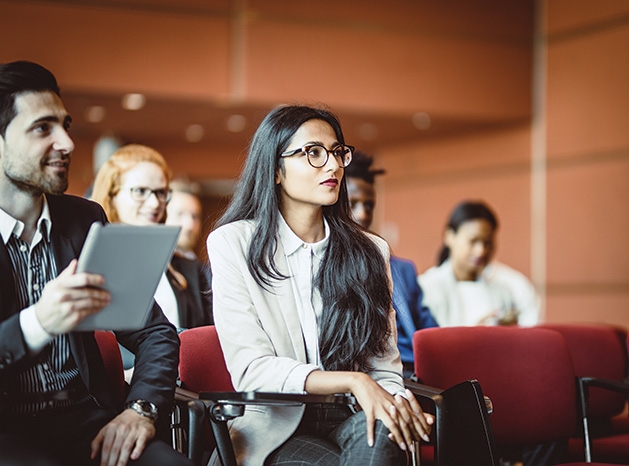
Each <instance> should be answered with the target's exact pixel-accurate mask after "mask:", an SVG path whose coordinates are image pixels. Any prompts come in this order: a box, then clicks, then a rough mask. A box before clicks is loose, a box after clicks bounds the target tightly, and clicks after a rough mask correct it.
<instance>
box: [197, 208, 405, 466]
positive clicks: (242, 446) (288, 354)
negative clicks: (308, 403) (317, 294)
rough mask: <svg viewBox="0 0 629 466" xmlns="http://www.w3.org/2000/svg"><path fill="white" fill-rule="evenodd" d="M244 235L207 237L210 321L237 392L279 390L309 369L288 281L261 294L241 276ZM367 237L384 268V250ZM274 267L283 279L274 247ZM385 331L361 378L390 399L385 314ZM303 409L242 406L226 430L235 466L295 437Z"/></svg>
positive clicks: (247, 225)
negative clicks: (383, 345) (381, 350)
mask: <svg viewBox="0 0 629 466" xmlns="http://www.w3.org/2000/svg"><path fill="white" fill-rule="evenodd" d="M252 233H253V223H252V222H251V221H245V220H242V221H238V222H234V223H230V224H228V225H224V226H222V227H220V228H218V229H216V230H215V231H213V232H212V233H211V234H210V235H209V236H208V239H207V250H208V255H209V257H210V263H211V266H212V290H213V293H214V322H215V325H216V329H217V332H218V335H219V339H220V342H221V347H222V349H223V352H224V353H225V361H226V363H227V368H228V369H229V372H230V374H231V377H232V383H233V385H234V387H235V389H236V390H237V391H263V392H287V391H288V389H287V387H286V381H287V380H288V379H289V378H290V377H291V375H292V376H293V377H294V376H295V374H303V375H302V376H303V378H304V382H305V377H306V376H307V374H308V373H309V372H310V371H311V370H315V369H317V367H316V366H312V365H310V367H308V366H307V365H306V364H307V362H306V361H307V360H306V348H305V344H304V338H303V335H302V331H301V326H300V321H299V315H298V313H297V307H296V305H295V302H296V300H295V296H294V294H293V290H292V286H291V283H290V281H289V280H280V281H274V282H273V283H272V288H271V289H268V290H265V289H263V288H261V287H260V286H259V285H258V283H256V281H255V280H254V278H253V276H252V275H251V273H250V272H249V269H248V267H247V260H246V258H247V252H248V250H249V242H250V241H251V236H252ZM372 236H373V239H374V241H375V242H376V243H377V244H378V246H379V247H380V248H381V249H382V251H383V254H384V255H385V263H386V264H388V263H389V261H388V254H389V248H388V245H387V244H386V242H385V241H384V240H382V239H381V238H379V237H377V236H375V235H372ZM275 264H276V265H277V268H278V269H279V271H280V273H282V274H285V275H288V266H287V261H286V256H285V254H284V251H283V249H282V245H281V242H279V241H278V246H277V251H276V254H275ZM390 326H391V328H392V337H391V345H390V352H389V353H388V354H387V355H386V356H385V357H383V358H380V359H378V360H374V361H373V366H374V367H375V368H376V370H374V371H373V372H372V373H370V374H369V375H370V376H371V377H372V378H373V379H374V380H376V381H377V382H378V383H379V384H380V385H381V386H382V387H383V388H384V389H385V390H387V391H388V392H390V393H397V392H398V391H401V390H403V383H402V363H401V361H400V355H399V352H398V349H397V346H396V340H397V335H396V330H395V329H396V326H395V314H394V313H393V310H392V311H391V320H390ZM305 365H306V366H305ZM293 380H294V379H293ZM301 390H303V385H302V386H301ZM303 411H304V408H303V406H302V407H263V406H248V407H247V409H246V412H245V415H244V416H242V417H240V418H237V419H236V420H234V421H233V423H232V424H231V426H230V435H231V437H232V440H233V442H234V449H235V451H236V457H237V460H238V464H239V465H241V466H261V465H262V464H263V463H264V460H265V458H266V457H267V456H268V455H269V454H270V453H271V452H272V451H273V450H275V449H276V448H277V447H278V446H280V445H281V444H282V443H284V442H285V441H286V440H287V439H288V438H289V437H290V436H291V435H292V434H293V433H294V432H295V430H296V428H297V426H298V424H299V422H300V420H301V417H302V415H303Z"/></svg>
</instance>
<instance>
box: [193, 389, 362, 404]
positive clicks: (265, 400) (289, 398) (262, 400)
mask: <svg viewBox="0 0 629 466" xmlns="http://www.w3.org/2000/svg"><path fill="white" fill-rule="evenodd" d="M198 398H199V399H200V400H211V401H213V402H215V403H222V404H243V405H246V404H252V405H270V406H298V405H302V404H306V403H317V404H341V405H354V404H356V399H355V398H354V397H353V396H351V395H343V394H339V395H310V394H296V393H266V392H201V393H199V396H198Z"/></svg>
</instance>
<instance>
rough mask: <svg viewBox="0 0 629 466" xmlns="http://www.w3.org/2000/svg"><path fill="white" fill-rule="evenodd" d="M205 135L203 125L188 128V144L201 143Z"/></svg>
mask: <svg viewBox="0 0 629 466" xmlns="http://www.w3.org/2000/svg"><path fill="white" fill-rule="evenodd" d="M204 134H205V130H204V129H203V126H201V125H197V124H194V125H190V126H188V127H187V128H186V140H187V141H188V142H199V141H200V140H201V139H203V135H204Z"/></svg>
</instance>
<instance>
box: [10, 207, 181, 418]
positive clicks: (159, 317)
mask: <svg viewBox="0 0 629 466" xmlns="http://www.w3.org/2000/svg"><path fill="white" fill-rule="evenodd" d="M47 199H48V205H49V207H50V216H51V219H52V230H51V241H52V248H53V252H54V256H55V260H56V264H57V273H60V272H61V271H62V270H63V269H65V268H66V267H67V265H68V264H69V263H70V261H71V260H72V259H74V258H77V257H78V256H79V253H80V251H81V248H82V246H83V242H84V241H85V237H86V236H87V232H88V230H89V228H90V226H91V224H92V223H93V222H96V221H98V222H103V223H105V222H106V221H107V219H106V217H105V213H104V212H103V209H102V208H101V207H100V206H99V205H98V204H96V203H94V202H92V201H88V200H86V199H83V198H79V197H75V196H69V195H59V196H53V195H47ZM128 266H129V267H133V266H134V264H131V263H130V264H128ZM0 274H1V275H0V276H1V277H2V278H1V279H0V393H2V392H4V390H2V386H1V385H2V380H5V379H6V378H7V377H8V376H9V375H10V374H11V372H13V371H18V370H20V369H21V368H23V367H24V366H25V365H26V364H28V363H29V362H31V356H30V355H29V351H28V347H27V345H26V342H25V341H24V336H23V334H22V331H21V328H20V323H19V312H20V309H18V304H17V297H16V290H15V282H14V278H13V269H12V265H11V259H10V258H9V254H8V252H7V249H6V247H5V245H4V242H2V241H0ZM116 337H117V338H118V341H119V342H120V343H121V344H122V345H123V346H125V347H127V348H128V349H129V350H130V351H132V352H133V353H135V354H136V363H135V372H134V377H133V382H132V385H131V387H130V389H129V393H128V396H127V401H131V400H136V399H143V400H148V401H151V402H153V403H155V405H157V407H158V410H159V413H160V417H161V418H162V419H167V418H168V415H169V413H170V409H171V405H172V401H173V396H174V390H175V381H176V378H177V365H178V362H179V339H178V337H177V333H176V330H175V329H174V327H173V326H172V325H171V324H170V323H169V322H168V320H167V319H166V318H165V317H164V315H163V313H162V311H161V309H160V308H159V306H157V305H154V306H153V309H152V311H151V313H150V315H149V317H148V319H147V324H146V326H145V328H143V329H141V330H138V331H130V332H116ZM69 339H70V348H71V352H72V356H73V357H74V360H75V361H76V364H77V366H78V368H79V373H80V374H81V377H82V379H83V381H84V382H85V384H86V386H87V388H88V390H89V391H90V393H91V394H92V395H94V396H95V397H96V399H97V400H98V401H99V403H100V404H101V405H102V406H106V407H112V408H115V409H117V410H121V408H122V407H120V406H114V401H113V397H112V395H111V393H110V392H109V389H108V386H109V384H108V382H107V379H106V374H105V370H104V367H103V363H102V360H101V358H100V353H99V350H98V346H97V344H96V341H95V339H94V334H93V332H71V333H70V334H69Z"/></svg>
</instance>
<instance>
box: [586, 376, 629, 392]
mask: <svg viewBox="0 0 629 466" xmlns="http://www.w3.org/2000/svg"><path fill="white" fill-rule="evenodd" d="M579 383H580V384H582V385H583V386H586V387H600V388H605V389H607V390H611V391H614V392H620V393H626V394H629V380H627V379H625V380H623V381H620V382H619V381H617V380H610V379H602V378H600V377H580V378H579Z"/></svg>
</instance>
